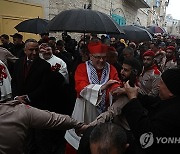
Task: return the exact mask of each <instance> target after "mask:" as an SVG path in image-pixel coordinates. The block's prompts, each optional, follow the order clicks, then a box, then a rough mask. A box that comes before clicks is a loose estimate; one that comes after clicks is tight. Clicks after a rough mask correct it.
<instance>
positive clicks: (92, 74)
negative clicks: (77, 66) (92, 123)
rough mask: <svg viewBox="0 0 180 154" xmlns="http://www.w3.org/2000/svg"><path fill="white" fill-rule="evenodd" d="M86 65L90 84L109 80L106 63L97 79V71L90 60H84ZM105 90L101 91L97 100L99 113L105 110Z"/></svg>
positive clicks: (103, 82)
mask: <svg viewBox="0 0 180 154" xmlns="http://www.w3.org/2000/svg"><path fill="white" fill-rule="evenodd" d="M86 67H87V74H88V78H89V82H90V84H99V85H103V84H105V83H106V82H107V81H108V80H109V73H110V65H109V64H108V63H106V64H105V67H104V68H103V71H102V75H101V80H99V79H98V75H97V71H96V69H95V68H94V66H93V64H92V61H91V60H89V61H87V62H86ZM105 99H106V90H104V91H103V92H102V97H101V100H100V102H99V105H98V106H97V108H98V111H99V112H100V113H102V112H104V111H106V100H105Z"/></svg>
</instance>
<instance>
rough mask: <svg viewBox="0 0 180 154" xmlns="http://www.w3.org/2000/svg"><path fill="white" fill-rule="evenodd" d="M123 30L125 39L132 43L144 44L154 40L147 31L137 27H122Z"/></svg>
mask: <svg viewBox="0 0 180 154" xmlns="http://www.w3.org/2000/svg"><path fill="white" fill-rule="evenodd" d="M121 28H122V30H123V31H124V32H125V38H126V39H128V40H130V41H135V42H143V41H150V40H152V39H153V37H152V35H151V34H150V33H149V32H148V31H147V30H146V29H143V28H140V27H137V26H135V25H125V26H121Z"/></svg>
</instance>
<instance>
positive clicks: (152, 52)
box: [143, 50, 155, 57]
mask: <svg viewBox="0 0 180 154" xmlns="http://www.w3.org/2000/svg"><path fill="white" fill-rule="evenodd" d="M144 56H152V57H154V56H155V53H154V51H152V50H147V51H146V52H145V53H144V54H143V57H144Z"/></svg>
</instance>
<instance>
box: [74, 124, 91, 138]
mask: <svg viewBox="0 0 180 154" xmlns="http://www.w3.org/2000/svg"><path fill="white" fill-rule="evenodd" d="M87 128H89V125H86V124H84V123H79V124H78V125H77V126H76V127H75V128H74V129H75V132H76V134H77V135H78V136H80V137H82V136H83V133H84V132H85V130H86V129H87Z"/></svg>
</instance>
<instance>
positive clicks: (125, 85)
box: [0, 32, 180, 154]
mask: <svg viewBox="0 0 180 154" xmlns="http://www.w3.org/2000/svg"><path fill="white" fill-rule="evenodd" d="M40 36H41V39H40V40H38V41H37V40H35V39H31V38H30V39H27V40H25V42H23V36H22V35H21V34H19V33H15V34H14V35H10V37H12V38H13V43H12V42H10V39H9V36H8V35H6V34H2V35H1V36H0V40H1V45H0V89H1V99H0V119H1V120H0V121H1V122H0V123H1V124H0V136H1V137H0V153H7V154H21V153H24V154H85V153H86V154H132V153H133V154H136V153H137V154H141V153H142V154H146V153H151V154H152V153H160V152H161V153H162V152H164V153H165V152H168V151H169V152H174V151H175V150H179V149H178V148H177V147H178V143H159V141H160V140H157V141H156V140H155V139H157V138H162V137H164V138H166V139H167V140H168V139H169V138H178V139H179V137H180V133H179V131H178V130H179V128H180V123H179V122H178V118H179V117H180V112H179V109H180V104H179V102H180V89H179V86H180V79H179V78H180V41H179V39H175V38H172V37H170V36H168V35H163V34H158V35H154V39H153V40H152V41H144V42H133V41H131V40H125V39H122V38H119V37H118V36H117V37H115V36H110V35H106V36H105V35H101V37H98V35H97V34H89V35H82V36H81V38H80V40H79V41H76V40H75V39H72V38H71V36H70V35H68V34H67V33H66V32H64V33H62V39H60V40H56V38H55V37H50V36H49V33H43V34H41V35H40ZM6 132H10V133H8V135H5V134H6ZM145 133H147V135H146V136H145V137H144V138H143V139H142V135H143V134H145ZM148 134H153V137H154V143H153V145H152V144H151V145H150V146H148V144H150V143H149V142H151V141H152V138H151V137H152V136H150V135H149V136H148Z"/></svg>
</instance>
